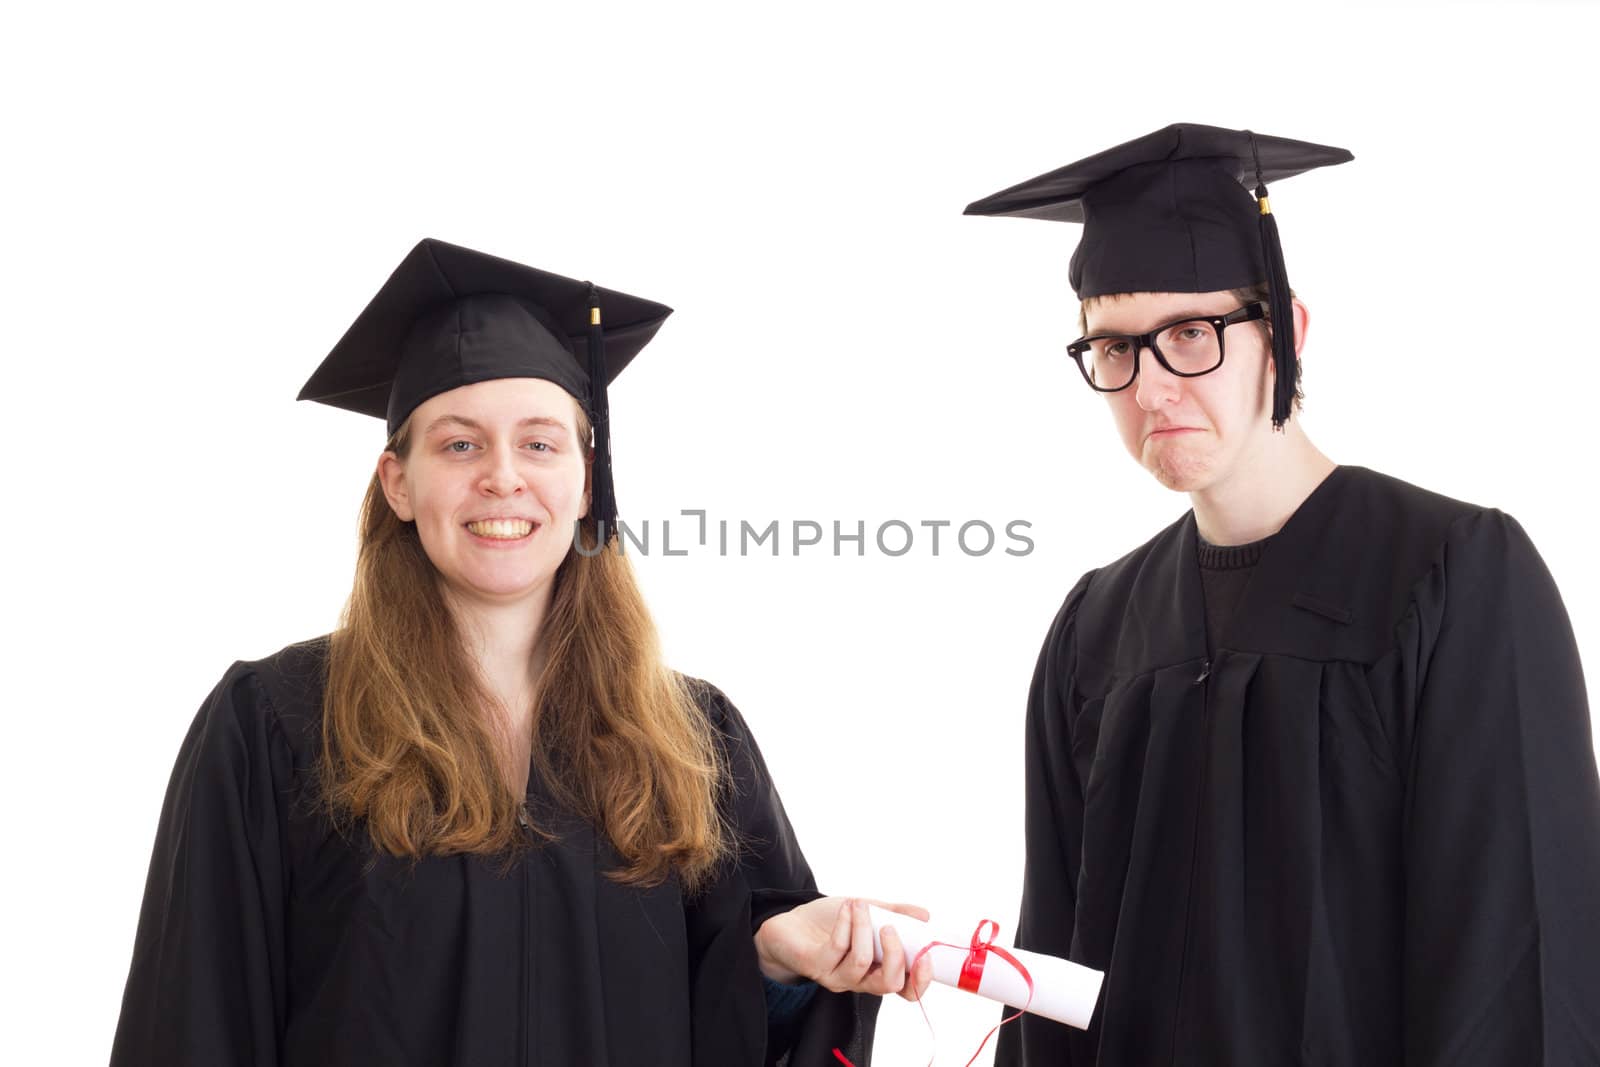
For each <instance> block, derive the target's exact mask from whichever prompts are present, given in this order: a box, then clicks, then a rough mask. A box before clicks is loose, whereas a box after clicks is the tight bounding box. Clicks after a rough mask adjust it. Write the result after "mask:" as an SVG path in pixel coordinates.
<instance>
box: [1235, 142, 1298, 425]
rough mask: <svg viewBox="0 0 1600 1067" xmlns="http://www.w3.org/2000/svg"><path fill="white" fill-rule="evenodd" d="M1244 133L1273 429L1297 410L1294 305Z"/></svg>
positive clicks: (1272, 220)
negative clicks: (1261, 277)
mask: <svg viewBox="0 0 1600 1067" xmlns="http://www.w3.org/2000/svg"><path fill="white" fill-rule="evenodd" d="M1245 133H1246V134H1249V136H1250V153H1251V155H1252V156H1254V157H1255V165H1256V189H1255V195H1256V204H1257V205H1258V206H1259V207H1260V209H1261V214H1260V215H1259V216H1258V219H1259V226H1260V238H1261V259H1262V262H1263V263H1265V264H1266V268H1267V311H1268V314H1270V315H1271V317H1272V364H1273V368H1274V372H1275V373H1274V381H1273V387H1272V428H1273V429H1274V430H1280V431H1281V430H1282V429H1283V424H1284V423H1286V422H1288V421H1289V415H1290V413H1291V412H1292V411H1293V410H1294V391H1295V389H1294V387H1295V370H1296V366H1297V360H1296V357H1295V354H1294V304H1293V303H1292V300H1291V297H1290V295H1289V271H1288V269H1287V268H1286V267H1285V266H1284V264H1283V244H1282V242H1281V241H1280V240H1279V239H1278V220H1277V219H1276V218H1274V217H1273V214H1272V204H1271V202H1270V201H1269V200H1268V199H1267V187H1266V185H1265V184H1264V183H1263V182H1262V180H1261V154H1260V152H1259V151H1258V150H1257V149H1256V138H1255V134H1253V133H1250V131H1249V130H1246V131H1245Z"/></svg>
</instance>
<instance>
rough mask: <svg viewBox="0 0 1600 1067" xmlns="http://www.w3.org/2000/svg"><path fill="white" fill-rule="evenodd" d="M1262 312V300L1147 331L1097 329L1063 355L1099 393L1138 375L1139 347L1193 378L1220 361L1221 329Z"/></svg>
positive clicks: (1124, 384)
mask: <svg viewBox="0 0 1600 1067" xmlns="http://www.w3.org/2000/svg"><path fill="white" fill-rule="evenodd" d="M1266 316H1267V307H1266V305H1265V304H1263V303H1261V302H1260V301H1257V302H1256V303H1253V304H1246V305H1245V306H1244V307H1242V308H1240V309H1239V310H1238V311H1230V312H1229V313H1228V314H1226V315H1214V316H1201V317H1200V318H1188V319H1179V320H1178V321H1176V322H1169V323H1167V324H1166V325H1165V326H1157V327H1156V328H1155V329H1153V330H1151V331H1150V332H1149V333H1100V334H1095V335H1093V336H1091V337H1080V338H1078V340H1076V341H1074V342H1072V343H1071V344H1070V345H1068V346H1067V354H1068V355H1070V356H1071V357H1072V358H1073V360H1074V361H1076V362H1077V364H1078V369H1079V370H1080V371H1082V372H1083V380H1084V381H1086V382H1088V383H1089V388H1091V389H1093V390H1095V391H1096V392H1101V393H1115V392H1116V391H1117V390H1119V389H1126V388H1127V387H1128V386H1130V385H1132V384H1133V380H1134V379H1135V378H1137V377H1138V376H1139V351H1140V350H1141V349H1144V348H1148V349H1150V351H1151V352H1153V353H1155V357H1156V360H1157V362H1159V363H1160V364H1161V365H1162V366H1163V367H1165V368H1167V370H1169V371H1171V372H1172V373H1173V374H1176V375H1177V376H1178V377H1180V378H1198V377H1199V376H1200V375H1202V374H1210V373H1211V372H1212V371H1214V370H1216V369H1217V368H1218V367H1220V366H1222V331H1224V330H1226V329H1227V328H1228V327H1229V326H1232V325H1233V324H1234V323H1236V322H1255V321H1256V320H1258V319H1264V318H1266Z"/></svg>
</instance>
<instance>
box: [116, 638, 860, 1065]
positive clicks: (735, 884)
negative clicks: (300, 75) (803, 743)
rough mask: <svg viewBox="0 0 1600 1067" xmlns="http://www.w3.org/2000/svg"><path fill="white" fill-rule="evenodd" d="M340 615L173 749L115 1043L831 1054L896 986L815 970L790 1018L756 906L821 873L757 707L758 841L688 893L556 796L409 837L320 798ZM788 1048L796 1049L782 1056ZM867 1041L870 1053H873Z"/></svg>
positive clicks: (750, 774) (305, 1059) (190, 1060)
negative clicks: (519, 842) (358, 827)
mask: <svg viewBox="0 0 1600 1067" xmlns="http://www.w3.org/2000/svg"><path fill="white" fill-rule="evenodd" d="M326 648H327V645H326V639H325V638H323V639H318V640H315V641H311V642H306V643H304V644H301V645H291V646H290V647H288V648H286V649H283V650H282V651H280V652H278V653H276V654H275V655H272V656H269V657H267V658H266V659H263V660H260V661H257V662H253V663H236V664H235V665H234V666H233V667H232V668H231V669H230V670H229V671H228V672H227V674H226V676H225V677H224V678H223V679H222V681H221V683H219V684H218V686H217V687H216V689H215V690H214V691H213V692H212V694H211V696H210V698H209V699H208V700H207V701H206V702H205V705H204V706H203V707H202V708H201V709H200V713H199V715H198V716H197V718H196V719H195V721H194V725H193V727H192V728H191V729H190V731H189V734H188V737H187V738H186V739H185V741H184V743H183V747H182V750H181V752H180V753H179V756H178V762H177V767H176V768H175V770H174V772H173V776H172V781H171V785H170V787H169V788H168V791H167V797H166V802H165V805H164V807H163V810H162V814H161V825H160V828H159V830H158V832H157V836H156V843H155V852H154V856H153V858H152V860H151V865H150V875H149V881H148V885H147V887H146V890H145V897H144V905H143V909H142V911H141V913H140V916H139V930H138V935H137V939H136V941H135V945H134V952H133V964H132V967H131V969H130V971H129V974H128V984H127V989H126V992H125V994H124V997H123V1004H122V1015H121V1019H120V1021H119V1023H118V1026H117V1034H116V1042H115V1045H114V1048H113V1051H112V1056H111V1062H112V1064H113V1067H157V1065H159V1067H189V1065H194V1067H200V1065H204V1067H245V1065H250V1067H271V1065H283V1067H343V1065H355V1064H361V1065H371V1064H383V1065H385V1067H409V1065H416V1067H446V1065H461V1067H466V1065H472V1067H493V1065H507V1067H526V1065H539V1067H569V1065H580V1064H581V1065H585V1067H587V1065H596V1067H599V1065H613V1067H623V1065H640V1067H642V1065H646V1064H648V1065H651V1067H661V1065H669V1067H675V1065H694V1067H711V1065H716V1067H721V1065H729V1067H733V1065H756V1064H762V1063H763V1062H768V1063H772V1062H778V1063H793V1064H822V1063H834V1062H835V1061H834V1060H833V1057H832V1055H831V1053H830V1052H829V1049H831V1048H832V1046H834V1045H836V1044H837V1045H839V1046H840V1047H842V1048H843V1049H844V1050H845V1051H846V1053H847V1054H850V1055H851V1056H852V1058H855V1057H857V1056H865V1055H867V1053H868V1051H869V1046H870V1041H871V1030H872V1023H873V1018H874V1013H875V1011H876V1008H877V998H876V997H854V996H848V995H835V994H831V993H828V992H826V991H822V990H818V992H817V995H816V996H815V997H814V998H813V999H812V1001H811V1003H810V1004H809V1005H808V1006H807V1007H806V1008H805V1009H804V1011H803V1012H802V1013H801V1014H800V1015H799V1016H798V1017H797V1018H795V1019H794V1020H793V1021H792V1022H791V1023H789V1024H787V1025H784V1026H780V1027H772V1028H769V1026H768V1023H767V1018H766V1005H765V999H764V996H763V991H762V983H761V978H760V973H759V970H758V968H757V964H756V957H755V948H754V942H753V940H752V931H753V929H754V927H755V925H758V924H759V922H760V921H761V920H762V919H764V918H765V917H766V916H767V915H770V914H772V913H774V912H776V911H780V910H782V909H783V908H784V907H786V906H792V905H793V904H794V903H797V902H799V901H803V900H808V899H812V898H813V897H815V896H816V895H817V894H816V885H815V883H814V881H813V880H812V876H811V872H810V870H809V868H808V867H807V865H806V861H805V858H804V856H802V855H801V852H800V849H799V847H798V845H797V843H796V841H795V837H794V831H793V829H792V828H791V826H790V824H789V820H788V818H787V816H786V815H785V814H784V810H783V806H782V804H781V803H780V801H779V799H778V794H777V792H776V790H775V789H774V787H773V784H772V780H771V777H770V776H769V775H768V773H767V768H766V764H765V763H764V762H763V760H762V758H761V753H760V751H759V750H758V749H757V748H756V744H755V741H754V740H753V738H752V737H751V735H750V731H749V728H748V727H747V726H746V725H745V722H744V720H743V719H742V718H741V717H740V715H739V713H738V711H737V710H736V709H735V708H734V707H733V705H732V704H730V703H729V702H728V701H727V699H726V698H725V697H724V696H723V695H722V694H721V693H720V692H718V691H717V690H715V689H714V688H712V687H709V686H706V687H704V688H703V690H700V691H701V693H702V695H701V697H700V703H701V705H702V707H703V709H704V711H705V712H706V714H707V715H708V716H710V718H711V719H712V721H713V722H714V723H715V725H716V726H717V728H718V729H719V730H720V732H721V736H722V737H723V739H724V741H725V743H726V749H727V752H728V756H729V763H730V767H731V771H732V780H733V784H734V788H733V789H732V790H731V791H730V800H729V803H728V809H727V810H728V814H729V817H730V819H731V821H732V824H733V827H734V829H735V832H736V833H737V835H738V841H739V842H740V845H741V849H740V856H739V863H738V864H737V865H736V866H730V867H729V868H727V869H726V870H724V872H723V873H722V875H721V876H720V877H718V878H717V880H716V881H715V882H714V883H713V884H712V885H711V886H710V887H709V888H708V889H707V890H705V891H704V892H703V893H701V894H698V895H696V896H694V897H693V898H686V897H685V895H684V894H683V892H681V890H680V888H679V885H678V883H677V882H676V881H668V882H666V883H665V884H663V885H661V886H659V887H656V888H653V889H636V888H629V887H626V886H622V885H619V884H617V883H615V882H613V881H612V880H610V879H609V878H607V877H606V874H605V872H606V871H607V870H611V869H615V868H616V867H617V866H619V861H618V859H617V856H616V854H615V852H614V851H613V850H612V848H611V846H610V844H609V842H607V841H606V840H605V838H604V836H603V835H600V834H597V833H596V832H595V830H594V829H593V827H592V826H591V825H590V824H588V823H587V822H584V821H582V820H579V819H576V818H571V817H568V818H562V817H561V815H560V814H559V813H553V812H552V811H551V810H550V807H549V805H548V804H545V803H543V802H542V801H541V799H540V795H539V794H540V790H539V789H538V786H537V783H534V785H533V787H532V789H531V790H530V804H531V805H532V806H533V809H534V810H536V811H541V812H542V813H543V817H544V818H545V822H546V825H547V826H549V827H550V828H553V829H556V830H557V831H558V832H559V833H560V835H561V836H560V840H559V842H558V843H555V844H552V845H546V846H544V847H541V848H538V849H536V850H532V851H530V852H529V853H528V854H527V855H526V857H525V858H524V859H523V860H522V861H521V862H519V863H517V864H516V865H515V866H514V867H513V868H512V869H511V870H510V871H509V873H506V872H504V870H503V864H504V860H503V858H498V857H491V858H485V857H478V856H446V857H433V858H429V859H425V860H422V861H421V862H419V863H417V864H416V865H415V866H414V867H413V866H412V864H411V863H410V862H409V861H406V860H400V859H395V858H393V857H390V856H387V855H375V854H374V853H375V850H374V849H373V848H372V846H371V844H370V839H368V838H367V837H366V836H365V835H364V834H361V833H353V834H346V835H341V834H340V833H339V832H338V831H337V830H336V829H335V828H334V827H333V825H332V824H331V823H330V821H329V819H328V818H327V817H326V815H325V814H323V813H322V811H320V810H319V809H318V808H317V806H316V804H315V802H314V799H313V792H312V789H311V786H312V784H313V782H314V780H315V774H316V760H317V756H318V753H319V751H320V709H321V704H322V691H323V680H324V677H325V664H326ZM785 1057H787V1058H785ZM857 1062H858V1063H859V1062H861V1060H859V1059H858V1060H857Z"/></svg>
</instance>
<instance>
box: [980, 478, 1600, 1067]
mask: <svg viewBox="0 0 1600 1067" xmlns="http://www.w3.org/2000/svg"><path fill="white" fill-rule="evenodd" d="M1195 544H1196V533H1195V524H1194V519H1193V515H1192V513H1191V514H1189V515H1186V516H1185V517H1184V518H1182V519H1181V520H1179V521H1178V522H1176V523H1174V524H1173V525H1172V526H1170V527H1168V528H1167V529H1166V530H1164V531H1163V532H1162V533H1160V534H1159V535H1157V536H1156V537H1155V538H1154V539H1153V540H1151V541H1150V542H1149V543H1148V544H1146V545H1144V546H1143V547H1142V548H1140V549H1138V550H1136V551H1134V552H1133V553H1131V554H1130V555H1128V556H1126V557H1124V558H1123V559H1121V560H1118V561H1117V562H1116V563H1113V564H1111V565H1110V566H1107V567H1104V568H1101V569H1099V570H1097V571H1094V572H1091V573H1090V574H1088V575H1085V576H1084V578H1083V579H1082V580H1081V581H1080V582H1079V583H1078V585H1077V586H1076V587H1075V588H1074V589H1073V590H1072V592H1071V593H1070V594H1068V596H1067V599H1066V602H1065V604H1064V605H1063V606H1062V608H1061V611H1060V613H1059V614H1058V615H1057V617H1056V619H1055V622H1054V624H1053V625H1052V626H1051V629H1050V632H1049V635H1048V637H1047V638H1046V640H1045V644H1044V650H1043V652H1042V654H1041V656H1040V659H1039V665H1038V670H1037V672H1036V674H1035V676H1034V681H1033V687H1032V690H1031V693H1030V697H1029V706H1028V723H1027V755H1026V767H1027V826H1026V840H1027V865H1026V875H1025V881H1024V890H1023V903H1022V915H1021V921H1020V923H1019V926H1018V934H1017V943H1018V944H1019V945H1021V946H1023V947H1026V948H1030V949H1035V950H1038V951H1041V952H1047V953H1052V954H1056V955H1062V956H1068V957H1070V958H1071V959H1073V960H1075V961H1078V962H1080V963H1084V964H1087V965H1089V966H1091V967H1095V968H1099V969H1102V970H1104V971H1106V980H1105V985H1104V988H1103V991H1102V997H1101V1001H1100V1004H1099V1007H1098V1008H1097V1010H1096V1014H1095V1018H1094V1021H1093V1025H1092V1026H1091V1028H1090V1029H1089V1030H1088V1031H1087V1032H1080V1031H1075V1030H1071V1029H1069V1028H1068V1027H1065V1026H1062V1025H1060V1024H1057V1023H1053V1022H1050V1021H1047V1020H1044V1019H1040V1018H1037V1017H1034V1016H1026V1017H1024V1020H1023V1021H1022V1022H1021V1023H1020V1025H1016V1026H1013V1027H1007V1028H1006V1030H1005V1031H1003V1032H1002V1037H1001V1042H1000V1050H999V1055H998V1060H997V1062H998V1063H999V1064H1001V1065H1012V1064H1019V1063H1025V1064H1027V1065H1029V1067H1044V1065H1051V1067H1055V1065H1062V1064H1069V1065H1073V1067H1087V1065H1091V1064H1098V1065H1105V1067H1140V1065H1145V1064H1163V1065H1168V1064H1188V1065H1222V1064H1239V1065H1257V1064H1264V1065H1272V1064H1318V1065H1328V1067H1345V1065H1350V1067H1355V1065H1361V1067H1373V1065H1387V1064H1406V1065H1423V1064H1428V1065H1433V1064H1439V1065H1444V1064H1449V1065H1453V1067H1468V1065H1490V1064H1493V1065H1507V1067H1511V1065H1515V1067H1538V1065H1555V1064H1563V1065H1565V1064H1596V1063H1600V784H1597V780H1596V772H1595V758H1594V749H1593V745H1592V739H1591V736H1590V720H1589V712H1588V706H1587V702H1586V699H1585V696H1584V685H1583V677H1582V674H1581V671H1580V668H1579V664H1578V654H1577V649H1576V647H1575V645H1574V642H1573V637H1572V631H1571V627H1570V624H1569V623H1568V620H1567V616H1566V612H1565V610H1564V609H1563V607H1562V604H1561V600H1560V597H1559V595H1558V594H1557V592H1556V587H1555V585H1554V583H1553V582H1552V581H1551V578H1550V574H1549V572H1548V571H1547V570H1546V569H1545V567H1544V564H1543V563H1542V561H1541V560H1540V559H1539V556H1538V554H1537V553H1536V552H1535V550H1534V547H1533V545H1532V544H1531V543H1530V542H1529V540H1528V537H1527V535H1526V534H1525V533H1523V531H1522V528H1521V527H1520V526H1518V525H1517V523H1516V522H1515V521H1514V520H1513V519H1511V518H1510V517H1509V516H1507V515H1505V514H1503V513H1501V512H1499V511H1495V510H1490V509H1483V508H1478V507H1473V506H1470V505H1467V504H1462V503H1459V502H1457V501H1453V500H1449V499H1446V498H1444V497H1441V496H1437V495H1434V494H1432V493H1428V492H1424V491H1423V490H1420V489H1417V488H1415V487H1414V486H1410V485H1407V484H1405V483H1403V482H1399V481H1396V480H1394V479H1391V478H1388V477H1385V476H1383V475H1380V474H1376V473H1374V472H1372V471H1368V470H1363V469H1361V468H1357V467H1342V468H1339V469H1337V470H1335V471H1334V472H1333V474H1332V475H1331V476H1329V477H1328V479H1327V480H1326V481H1324V482H1323V483H1322V484H1321V485H1320V486H1319V487H1318V488H1317V489H1316V490H1315V492H1313V493H1312V494H1311V496H1310V497H1309V498H1308V499H1307V500H1306V501H1305V503H1304V504H1303V505H1302V506H1301V507H1300V508H1299V510H1298V511H1296V512H1295V514H1294V516H1293V517H1292V518H1291V519H1290V520H1289V522H1288V523H1287V525H1285V526H1284V528H1283V529H1282V531H1280V532H1279V533H1278V534H1276V535H1275V536H1274V537H1273V538H1272V540H1271V541H1270V542H1269V543H1268V545H1267V547H1266V550H1265V554H1264V556H1263V557H1262V559H1261V561H1260V563H1259V564H1258V566H1257V567H1256V569H1255V572H1254V574H1253V575H1252V576H1251V578H1250V582H1249V585H1248V587H1247V588H1246V590H1245V592H1244V594H1243V597H1242V599H1241V601H1240V603H1239V607H1238V609H1237V611H1236V613H1235V614H1234V616H1233V617H1232V620H1231V622H1230V624H1229V625H1228V627H1227V628H1226V630H1225V631H1224V632H1223V633H1221V634H1218V635H1214V636H1215V646H1216V648H1217V649H1218V651H1217V653H1216V654H1215V655H1214V656H1212V657H1210V658H1209V660H1208V657H1207V652H1206V648H1207V645H1206V633H1205V611H1204V605H1203V602H1202V598H1201V588H1200V575H1199V572H1198V567H1197V564H1196V560H1195Z"/></svg>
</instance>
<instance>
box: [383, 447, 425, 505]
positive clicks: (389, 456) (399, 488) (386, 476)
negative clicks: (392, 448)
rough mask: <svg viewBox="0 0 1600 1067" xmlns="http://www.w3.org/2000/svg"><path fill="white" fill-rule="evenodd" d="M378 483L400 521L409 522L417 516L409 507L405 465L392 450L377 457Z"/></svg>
mask: <svg viewBox="0 0 1600 1067" xmlns="http://www.w3.org/2000/svg"><path fill="white" fill-rule="evenodd" d="M378 484H379V485H380V486H382V487H383V497H384V499H385V500H387V501H388V502H389V508H390V510H392V511H393V512H394V513H395V517H396V518H398V519H399V520H400V521H401V522H411V521H412V520H413V519H415V518H416V517H417V513H416V511H415V510H414V509H413V508H412V507H411V491H410V487H409V486H408V485H407V484H406V465H405V464H404V463H402V462H401V460H400V457H399V456H397V455H396V454H395V453H393V452H385V453H384V454H383V455H381V456H379V457H378Z"/></svg>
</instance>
